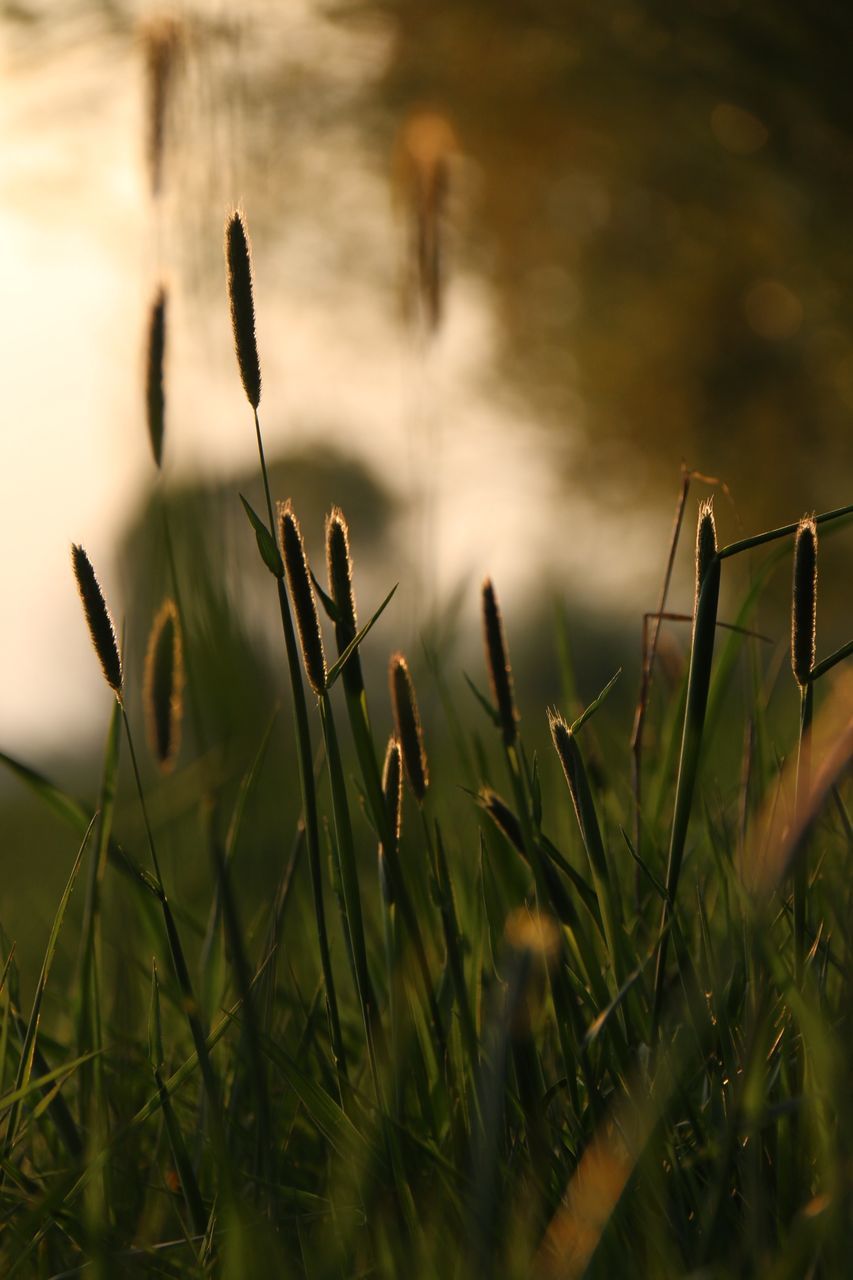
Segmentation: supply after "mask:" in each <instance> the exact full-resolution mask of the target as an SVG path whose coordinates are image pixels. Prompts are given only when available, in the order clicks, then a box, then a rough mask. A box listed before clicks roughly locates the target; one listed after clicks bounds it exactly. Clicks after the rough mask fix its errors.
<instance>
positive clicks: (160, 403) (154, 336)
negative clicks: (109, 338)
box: [145, 286, 166, 467]
mask: <svg viewBox="0 0 853 1280" xmlns="http://www.w3.org/2000/svg"><path fill="white" fill-rule="evenodd" d="M165 354H166V290H165V289H164V288H163V287H162V286H161V287H160V288H159V289H158V290H157V293H156V295H155V297H154V301H153V303H152V304H151V313H150V315H149V317H148V349H147V353H146V360H145V406H146V412H147V418H148V438H149V440H150V441H151V452H152V453H153V455H154V461H155V463H156V464H157V466H158V467H159V466H161V465H162V461H163V433H164V430H165V421H166V395H165V391H164V387H163V363H164V359H165Z"/></svg>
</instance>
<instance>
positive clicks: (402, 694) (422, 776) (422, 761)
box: [388, 653, 429, 804]
mask: <svg viewBox="0 0 853 1280" xmlns="http://www.w3.org/2000/svg"><path fill="white" fill-rule="evenodd" d="M388 684H389V686H390V689H391V707H392V710H393V712H394V725H395V728H396V733H397V738H398V740H399V743H400V750H401V752H402V755H403V765H404V768H405V770H406V777H407V778H408V779H409V786H410V787H411V788H412V794H413V795H414V797H415V799H416V800H417V802H418V804H422V803H423V801H424V797H425V796H426V793H427V787H428V786H429V765H428V763H427V756H426V750H425V749H424V735H423V730H422V728H421V718H420V715H419V714H418V703H417V699H416V698H415V687H414V685H413V684H412V677H411V675H410V674H409V667H408V664H407V662H406V659H405V658H404V657H403V655H402V653H395V654H393V655H392V657H391V661H390V662H389V664H388Z"/></svg>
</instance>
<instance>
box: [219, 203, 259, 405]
mask: <svg viewBox="0 0 853 1280" xmlns="http://www.w3.org/2000/svg"><path fill="white" fill-rule="evenodd" d="M225 259H226V262H227V265H228V302H229V304H230V307H231V328H232V329H233V331H234V346H235V347H236V350H237V363H238V364H239V366H240V378H241V380H242V383H243V390H244V391H245V392H246V397H247V399H248V401H249V404H250V405H251V406H252V408H253V409H255V410H257V407H258V405H259V404H260V403H261V365H260V361H259V360H258V343H257V339H256V337H255V302H254V296H253V291H252V254H251V248H250V245H249V233H248V230H247V229H246V223H245V220H244V218H243V214H242V213H241V212H240V210H239V209H235V210H234V212H233V213H232V214H231V216H230V217H229V219H228V223H227V226H226V228H225Z"/></svg>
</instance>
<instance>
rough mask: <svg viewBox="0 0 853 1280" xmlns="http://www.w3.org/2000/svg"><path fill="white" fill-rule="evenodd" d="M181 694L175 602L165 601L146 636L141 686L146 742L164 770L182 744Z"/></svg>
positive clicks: (181, 657)
mask: <svg viewBox="0 0 853 1280" xmlns="http://www.w3.org/2000/svg"><path fill="white" fill-rule="evenodd" d="M183 695H184V659H183V646H182V644H181V625H180V621H179V619H178V611H177V609H176V608H175V604H174V601H173V600H166V601H164V603H163V605H162V607H161V609H160V612H159V613H158V614H157V617H156V618H155V619H154V625H153V626H152V628H151V635H150V636H149V638H148V650H147V652H146V655H145V680H144V686H143V703H144V706H145V724H146V728H147V731H148V744H149V746H150V747H151V751H152V754H153V755H154V758H155V759H156V761H157V763H158V764H159V766H160V768H161V769H162V771H163V772H164V773H168V772H169V770H170V769H171V768H172V765H173V764H174V762H175V758H176V756H177V754H178V748H179V747H180V745H181V724H182V721H183V711H184V702H183Z"/></svg>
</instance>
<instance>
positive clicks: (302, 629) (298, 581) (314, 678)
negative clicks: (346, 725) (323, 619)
mask: <svg viewBox="0 0 853 1280" xmlns="http://www.w3.org/2000/svg"><path fill="white" fill-rule="evenodd" d="M278 520H279V534H280V538H281V554H282V559H283V560H284V571H285V573H286V574H287V585H288V587H289V589H290V598H291V600H292V601H293V612H294V613H295V615H296V629H297V631H298V632H299V643H300V644H301V646H302V660H303V662H304V663H305V674H306V675H307V677H308V683H309V684H310V685H311V688H312V689H313V690H314V692H315V693H316V694H317V697H318V698H319V697H320V695H321V694H322V693H323V692H324V691H325V688H326V655H325V653H324V651H323V636H322V633H321V631H320V619H319V617H318V615H317V602H316V600H315V598H314V586H313V583H312V582H311V574H310V572H309V569H308V558H307V556H306V555H305V544H304V543H303V541H302V530H301V529H300V527H299V521H298V520H297V518H296V514H295V512H294V510H293V508H292V506H291V505H290V500H289V499H288V501H287V502H285V503H281V504H280V505H279V516H278Z"/></svg>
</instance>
